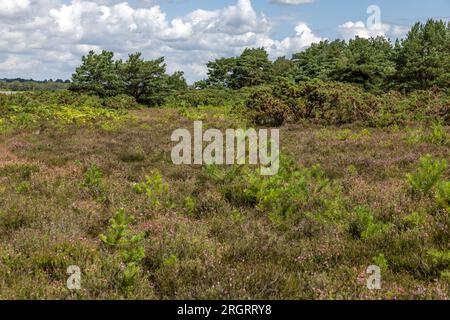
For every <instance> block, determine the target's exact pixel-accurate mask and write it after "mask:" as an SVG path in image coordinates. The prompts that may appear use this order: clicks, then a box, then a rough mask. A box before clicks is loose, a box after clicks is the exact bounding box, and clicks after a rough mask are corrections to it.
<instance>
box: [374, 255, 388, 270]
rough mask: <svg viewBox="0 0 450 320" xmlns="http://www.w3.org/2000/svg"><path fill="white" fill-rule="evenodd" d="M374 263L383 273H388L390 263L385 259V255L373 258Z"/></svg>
mask: <svg viewBox="0 0 450 320" xmlns="http://www.w3.org/2000/svg"><path fill="white" fill-rule="evenodd" d="M372 262H373V263H374V264H375V265H376V266H378V267H379V268H380V269H381V271H387V269H388V266H389V265H388V261H387V259H386V258H385V256H384V254H382V253H380V254H379V255H377V256H375V257H373V259H372Z"/></svg>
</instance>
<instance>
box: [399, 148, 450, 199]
mask: <svg viewBox="0 0 450 320" xmlns="http://www.w3.org/2000/svg"><path fill="white" fill-rule="evenodd" d="M446 170H447V162H446V161H445V160H442V161H438V160H433V158H432V156H431V155H426V156H424V157H422V158H420V163H419V168H418V169H417V171H416V172H415V173H413V174H408V175H407V179H408V182H409V185H410V187H411V191H412V193H413V194H423V195H428V194H430V192H431V190H432V189H433V188H434V187H435V186H436V184H437V183H438V182H439V181H440V179H441V177H442V175H443V174H444V173H445V171H446Z"/></svg>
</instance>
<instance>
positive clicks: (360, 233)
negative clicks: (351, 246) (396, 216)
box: [349, 206, 392, 240]
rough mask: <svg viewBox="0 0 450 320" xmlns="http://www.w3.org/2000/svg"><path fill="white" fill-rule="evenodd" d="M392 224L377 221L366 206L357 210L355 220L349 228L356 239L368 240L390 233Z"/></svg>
mask: <svg viewBox="0 0 450 320" xmlns="http://www.w3.org/2000/svg"><path fill="white" fill-rule="evenodd" d="M391 227H392V224H389V223H383V222H380V221H376V219H375V217H374V215H373V213H372V210H370V209H369V208H367V207H364V206H358V207H356V208H355V214H354V217H353V220H352V221H351V223H350V226H349V232H350V234H351V235H352V236H353V237H354V238H356V239H362V240H367V239H369V238H372V237H375V236H378V235H382V234H384V233H386V232H388V231H389V230H390V229H391Z"/></svg>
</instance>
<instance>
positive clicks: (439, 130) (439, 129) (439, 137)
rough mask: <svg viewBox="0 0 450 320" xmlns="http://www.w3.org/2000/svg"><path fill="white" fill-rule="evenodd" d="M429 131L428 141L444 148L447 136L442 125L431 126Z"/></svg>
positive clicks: (447, 140) (447, 139)
mask: <svg viewBox="0 0 450 320" xmlns="http://www.w3.org/2000/svg"><path fill="white" fill-rule="evenodd" d="M431 130H432V131H431V133H430V135H429V136H428V137H427V140H428V141H430V142H431V143H433V144H436V145H439V146H445V145H447V144H448V142H449V136H448V134H447V132H446V131H445V128H444V126H443V125H442V124H440V123H435V124H433V125H432V127H431Z"/></svg>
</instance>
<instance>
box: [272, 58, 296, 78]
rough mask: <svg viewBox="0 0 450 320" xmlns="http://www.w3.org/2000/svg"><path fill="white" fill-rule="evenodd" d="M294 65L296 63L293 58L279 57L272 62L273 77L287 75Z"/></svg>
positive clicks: (291, 71)
mask: <svg viewBox="0 0 450 320" xmlns="http://www.w3.org/2000/svg"><path fill="white" fill-rule="evenodd" d="M295 67H296V64H295V62H294V61H293V60H291V59H287V58H286V57H279V58H277V59H276V60H275V61H274V62H273V64H272V76H273V77H274V78H278V77H289V76H290V75H291V74H292V73H293V71H294V69H295Z"/></svg>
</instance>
